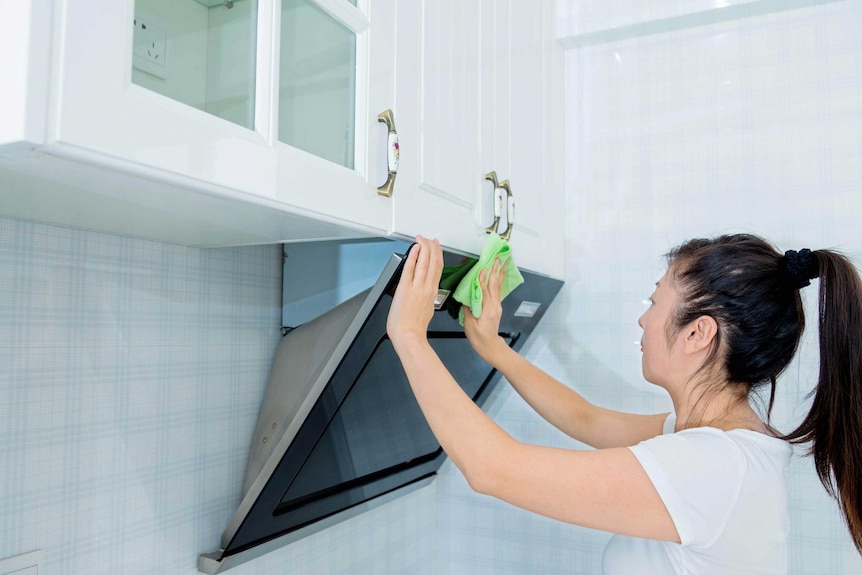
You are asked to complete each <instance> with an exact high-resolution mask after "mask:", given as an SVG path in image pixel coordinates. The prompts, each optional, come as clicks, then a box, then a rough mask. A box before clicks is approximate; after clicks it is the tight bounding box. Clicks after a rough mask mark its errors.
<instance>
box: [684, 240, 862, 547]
mask: <svg viewBox="0 0 862 575" xmlns="http://www.w3.org/2000/svg"><path fill="white" fill-rule="evenodd" d="M800 254H803V255H804V256H805V257H806V258H807V259H808V260H809V261H810V263H809V267H812V268H813V271H812V272H811V273H810V275H808V276H807V277H810V278H813V277H817V276H818V275H819V277H820V297H819V328H820V377H819V381H818V384H817V387H816V389H815V390H814V392H813V395H814V401H813V403H812V406H811V410H810V411H809V413H808V415H807V416H806V417H805V419H804V420H803V421H802V423H801V424H800V425H799V427H797V428H796V429H795V430H793V431H792V432H790V433H788V434H787V435H785V436H782V439H785V440H788V441H790V442H792V443H797V444H802V443H810V444H811V445H810V448H809V454H811V455H813V456H814V465H815V468H816V470H817V475H818V476H819V478H820V481H821V483H823V486H824V487H825V488H826V491H827V492H828V493H829V494H830V495H831V496H832V497H834V498H836V499H837V500H838V502H839V504H840V506H841V508H842V512H843V515H844V517H845V519H846V521H847V525H848V527H849V530H850V534H851V536H852V537H853V543H854V544H855V545H856V548H857V550H859V551H860V552H862V479H860V478H862V280H860V277H859V273H858V272H857V270H856V268H855V267H854V266H853V264H852V263H851V262H850V261H849V260H848V259H847V258H846V257H844V256H843V255H841V254H839V253H837V252H834V251H830V250H815V251H811V252H808V251H807V250H803V251H802V252H800ZM667 259H668V267H669V270H670V273H669V277H670V278H671V279H672V281H673V282H674V285H675V287H676V289H677V293H678V294H679V303H678V304H677V309H676V310H675V315H674V317H673V318H672V320H671V321H672V323H673V325H672V326H670V328H671V329H672V330H679V329H681V328H682V327H683V326H685V325H687V324H688V323H690V322H691V321H693V320H695V319H697V318H698V317H700V316H704V315H706V316H710V317H712V318H713V319H714V320H715V321H716V323H717V324H718V330H717V334H716V338H715V341H714V342H713V347H712V348H711V349H710V352H709V355H708V357H707V359H706V361H705V363H704V365H703V367H702V368H701V369H702V370H703V369H710V368H711V369H716V368H718V369H721V370H722V371H723V375H724V376H725V377H726V380H727V382H728V383H729V384H730V385H733V386H735V387H737V388H739V389H740V390H741V394H740V395H742V396H744V397H748V394H749V392H750V391H751V390H752V389H755V388H758V387H760V386H763V385H766V384H770V386H771V388H770V397H769V408H768V411H767V418H768V416H769V414H771V412H772V406H773V404H774V402H775V383H776V379H777V378H778V376H779V375H780V374H781V373H782V372H783V371H784V369H785V368H786V367H787V365H788V364H789V363H790V360H791V359H792V358H793V355H794V354H795V352H796V349H797V347H798V346H799V340H800V337H801V336H802V331H803V329H804V328H805V316H804V313H803V306H802V299H801V297H800V294H799V287H800V286H804V285H807V279H806V278H805V277H802V278H800V277H799V273H800V270H799V263H798V260H799V254H797V253H796V252H787V254H786V255H783V254H781V253H780V252H779V251H778V250H776V249H775V248H774V247H773V246H771V245H770V244H769V243H768V242H766V241H765V240H763V239H762V238H759V237H757V236H752V235H748V234H737V235H726V236H720V237H718V238H715V239H711V240H705V239H695V240H690V241H688V242H685V243H684V244H682V245H680V246H678V247H676V248H674V249H673V250H671V252H670V253H668V254H667ZM803 267H804V266H803ZM800 280H801V281H800Z"/></svg>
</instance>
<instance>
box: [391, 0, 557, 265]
mask: <svg viewBox="0 0 862 575" xmlns="http://www.w3.org/2000/svg"><path fill="white" fill-rule="evenodd" d="M554 16H555V7H554V2H552V1H550V0H542V1H538V2H537V1H535V0H509V1H507V2H499V1H496V0H481V1H478V0H477V1H471V2H461V1H458V0H438V1H435V2H410V3H404V4H399V7H398V22H397V25H398V31H397V57H396V61H397V64H396V69H397V73H396V78H397V80H396V107H395V110H396V122H397V123H398V126H399V134H400V139H401V147H402V150H403V151H402V156H401V166H400V170H399V173H398V183H397V186H396V192H395V195H394V197H393V200H394V215H393V218H394V223H393V228H394V231H395V233H397V234H399V235H404V236H410V235H413V234H416V233H422V234H423V235H426V236H429V237H438V238H440V240H441V242H442V243H443V244H445V245H447V246H449V247H451V248H455V249H458V250H462V251H467V252H472V253H478V252H479V251H480V250H481V248H482V245H483V244H484V242H485V239H486V237H487V235H486V233H485V228H486V227H488V226H489V225H491V223H492V222H493V220H494V211H493V203H494V202H493V197H494V186H493V184H492V183H491V182H490V181H489V180H487V179H486V178H485V175H486V174H487V173H489V172H491V171H494V172H495V173H496V176H497V178H498V181H499V182H503V181H508V186H509V189H510V190H511V191H512V193H513V197H514V203H515V206H516V215H515V218H514V229H513V230H512V233H511V237H510V242H511V245H512V248H513V254H514V256H515V261H516V262H517V263H518V265H520V266H522V267H525V268H528V269H531V270H534V271H538V272H541V273H545V274H548V275H551V276H556V277H561V276H562V275H563V252H562V246H563V235H564V229H563V226H564V217H563V215H564V214H563V209H564V206H563V165H562V162H563V146H562V144H563V134H562V118H563V109H562V101H563V85H562V81H563V69H562V66H563V59H562V49H561V47H560V46H559V45H558V43H557V41H556V39H555V29H554ZM507 228H508V218H507V217H506V209H505V207H504V209H503V216H502V220H501V222H500V224H499V226H498V229H499V232H500V233H502V232H504V231H505V230H506V229H507Z"/></svg>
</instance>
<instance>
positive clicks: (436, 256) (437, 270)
mask: <svg viewBox="0 0 862 575" xmlns="http://www.w3.org/2000/svg"><path fill="white" fill-rule="evenodd" d="M433 248H434V249H433V258H432V260H433V267H432V268H431V269H432V271H433V275H432V277H431V279H432V280H433V282H434V287H435V289H436V287H437V285H438V284H439V283H440V277H441V276H442V275H443V248H442V247H440V242H439V240H437V239H435V240H434V244H433Z"/></svg>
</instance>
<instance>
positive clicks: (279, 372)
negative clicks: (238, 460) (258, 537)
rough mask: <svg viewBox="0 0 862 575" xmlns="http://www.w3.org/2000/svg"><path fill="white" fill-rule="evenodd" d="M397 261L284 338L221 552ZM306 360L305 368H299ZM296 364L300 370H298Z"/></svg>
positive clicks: (389, 279)
mask: <svg viewBox="0 0 862 575" xmlns="http://www.w3.org/2000/svg"><path fill="white" fill-rule="evenodd" d="M400 263H401V257H400V256H398V255H395V254H393V255H392V257H391V258H390V260H389V262H387V264H386V267H385V268H384V269H383V273H381V274H380V278H379V279H378V280H377V283H375V284H374V286H372V287H371V288H370V289H368V290H366V291H364V292H362V293H360V294H358V295H356V296H354V297H353V298H351V299H349V300H347V301H346V302H344V303H342V304H340V305H339V306H338V307H336V308H335V309H333V310H331V311H330V312H329V313H327V314H326V315H325V316H323V317H320V318H318V319H316V320H313V321H311V322H309V323H308V324H305V325H303V326H300V327H298V328H296V329H295V330H293V331H291V332H290V333H289V334H288V335H287V336H285V337H284V339H283V340H282V342H281V344H280V345H279V347H278V351H277V352H276V359H275V364H274V367H273V369H272V373H271V375H270V379H269V384H268V386H267V391H266V396H265V398H266V399H265V400H264V405H263V407H262V412H261V416H260V418H259V419H258V426H257V431H256V433H255V439H254V441H255V443H254V444H253V448H252V454H251V455H250V457H249V463H248V466H247V469H246V476H245V481H244V489H243V492H244V496H243V500H242V503H241V504H240V506H239V509H237V512H236V513H235V514H234V517H233V519H232V520H231V522H230V523H229V524H228V526H227V528H225V530H224V532H223V533H222V536H221V546H222V548H226V547H227V546H228V544H229V543H230V541H231V539H232V538H233V536H234V535H235V534H236V532H237V530H238V529H239V527H240V525H241V524H242V522H243V520H244V519H245V517H246V515H247V514H248V512H249V511H250V510H251V507H252V505H253V504H254V502H255V501H256V500H257V497H258V496H259V495H260V493H261V491H262V490H263V488H264V486H265V485H266V482H267V481H268V480H269V478H270V476H271V475H272V473H273V471H275V468H276V466H277V465H278V464H279V462H280V461H281V458H282V457H283V456H284V454H285V452H286V451H287V448H288V447H289V446H290V443H291V442H292V441H293V438H294V436H295V435H296V433H297V431H298V430H299V427H300V426H301V425H302V423H303V421H305V418H306V417H307V416H308V413H309V411H311V408H312V407H313V406H314V404H315V402H316V401H317V399H318V398H319V397H320V394H321V393H322V392H323V389H324V388H325V387H326V384H327V382H328V381H329V378H330V377H332V374H333V372H334V371H335V369H336V368H337V367H338V364H339V362H340V361H341V358H342V357H344V355H345V354H346V353H347V350H348V349H349V347H350V344H351V343H352V342H353V340H354V339H355V338H356V335H357V334H358V333H359V330H360V329H361V328H362V324H363V323H364V322H365V320H366V318H367V317H368V315H369V314H370V313H371V311H372V310H373V308H374V305H375V304H376V303H377V301H378V300H379V299H380V296H381V295H383V292H384V291H385V290H386V288H387V286H388V285H389V283H390V281H391V279H392V276H393V275H394V274H395V272H396V270H397V269H398V266H399V264H400ZM306 336H308V337H306ZM295 341H300V342H301V344H300V346H299V350H295V349H293V348H294V347H295V346H292V345H287V344H288V342H290V343H293V342H295ZM297 351H301V352H304V353H307V354H308V355H302V354H301V353H297ZM295 358H299V361H298V364H295V365H288V364H287V361H288V360H290V359H295ZM305 362H307V365H303V364H305ZM297 365H299V366H301V367H299V368H297ZM300 371H301V372H303V373H304V375H305V377H308V379H307V380H303V379H300V378H298V377H296V375H298V373H299V372H300ZM309 376H310V377H309ZM294 387H295V388H296V389H294ZM271 397H272V398H275V399H276V401H275V403H274V404H272V405H270V404H269V403H268V402H269V400H270V398H271ZM273 423H274V424H275V425H276V429H275V431H276V432H277V431H279V429H281V434H280V437H278V438H277V440H276V439H272V440H270V439H268V440H267V442H266V443H269V442H270V441H272V442H273V443H275V446H274V447H272V448H266V445H265V444H264V443H263V437H266V432H267V429H269V430H270V431H272V429H271V427H272V424H273Z"/></svg>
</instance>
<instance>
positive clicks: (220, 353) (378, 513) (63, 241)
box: [0, 219, 435, 575]
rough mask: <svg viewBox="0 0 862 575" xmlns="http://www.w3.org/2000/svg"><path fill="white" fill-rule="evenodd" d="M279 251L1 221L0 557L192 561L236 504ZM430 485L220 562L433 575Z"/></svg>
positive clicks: (268, 340) (166, 567)
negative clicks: (243, 557)
mask: <svg viewBox="0 0 862 575" xmlns="http://www.w3.org/2000/svg"><path fill="white" fill-rule="evenodd" d="M281 257H282V249H281V246H262V247H246V248H234V249H208V250H200V249H194V248H186V247H180V246H174V245H168V244H161V243H156V242H149V241H143V240H134V239H128V238H122V237H119V236H112V235H107V234H99V233H93V232H85V231H79V230H72V229H68V228H62V227H56V226H50V225H44V224H37V223H31V222H25V221H21V220H14V219H0V326H2V329H0V366H2V369H0V462H2V463H0V558H2V557H7V556H13V555H18V554H20V553H24V552H27V551H31V550H34V549H43V550H44V556H45V568H46V570H47V572H48V573H55V574H58V575H59V574H63V575H78V574H87V575H97V574H105V575H116V574H117V573H124V574H137V573H140V574H151V573H158V574H160V575H161V574H171V575H173V574H180V575H192V574H194V573H197V569H196V561H197V556H198V554H199V553H203V552H209V551H214V550H215V549H216V548H217V547H218V544H219V537H220V535H221V531H222V529H224V527H225V526H226V525H227V522H228V521H229V519H230V518H231V517H232V516H233V513H234V511H236V508H237V506H238V505H239V499H240V490H241V487H242V478H243V473H244V469H245V463H246V458H247V456H248V450H249V445H250V442H251V438H252V434H253V431H254V427H255V425H256V422H257V417H258V411H259V409H260V402H261V400H262V398H263V391H264V388H265V386H266V379H267V375H268V373H269V368H270V365H271V361H272V354H273V352H274V351H275V347H276V345H277V343H278V341H279V338H280V337H281V332H280V326H281V274H282V271H281V270H282V268H281ZM434 492H435V490H434V488H433V487H432V488H430V489H424V490H420V491H418V492H416V493H413V494H410V495H408V496H406V497H403V498H401V499H398V500H396V501H393V502H392V503H390V504H388V505H385V506H382V507H380V508H377V509H374V510H372V511H370V512H368V513H365V514H363V515H361V516H359V517H356V518H354V519H352V520H349V521H346V522H344V523H341V524H339V525H336V526H335V527H333V528H331V529H327V530H325V531H323V532H321V533H318V534H315V535H312V536H310V537H308V538H306V539H303V540H300V541H299V542H297V543H295V544H293V545H291V546H289V547H287V548H284V549H280V550H278V551H276V552H273V553H271V554H269V555H267V556H265V557H262V558H260V559H258V560H256V561H253V562H251V563H247V564H245V565H242V566H240V567H238V568H236V569H235V570H234V571H232V573H236V574H237V575H242V574H244V573H245V574H251V573H267V574H269V573H332V574H343V575H351V574H354V573H376V574H379V575H389V574H390V573H404V572H408V571H409V572H414V573H419V574H421V573H428V575H430V574H431V573H433V572H434V571H433V569H432V570H429V571H423V570H424V569H429V561H430V558H431V557H432V553H433V551H434V541H435V536H434V528H433V521H434V518H435V514H434Z"/></svg>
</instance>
